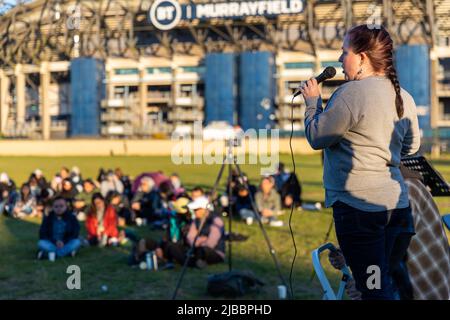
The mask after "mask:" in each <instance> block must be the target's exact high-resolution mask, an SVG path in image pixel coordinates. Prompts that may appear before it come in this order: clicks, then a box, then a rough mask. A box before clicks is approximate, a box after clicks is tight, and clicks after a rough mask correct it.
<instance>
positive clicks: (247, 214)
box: [239, 209, 255, 220]
mask: <svg viewBox="0 0 450 320" xmlns="http://www.w3.org/2000/svg"><path fill="white" fill-rule="evenodd" d="M239 215H240V216H241V218H242V219H243V220H245V219H247V218H255V213H254V212H253V210H250V209H241V210H239Z"/></svg>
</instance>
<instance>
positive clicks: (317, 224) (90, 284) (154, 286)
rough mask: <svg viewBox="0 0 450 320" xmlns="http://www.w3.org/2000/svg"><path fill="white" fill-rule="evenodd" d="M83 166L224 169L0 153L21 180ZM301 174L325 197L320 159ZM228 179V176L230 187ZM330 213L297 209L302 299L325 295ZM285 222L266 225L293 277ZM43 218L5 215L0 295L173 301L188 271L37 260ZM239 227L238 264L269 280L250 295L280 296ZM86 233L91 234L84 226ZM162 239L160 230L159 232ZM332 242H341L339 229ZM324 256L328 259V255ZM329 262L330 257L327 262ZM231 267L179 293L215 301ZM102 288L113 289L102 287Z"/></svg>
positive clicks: (119, 262) (116, 253)
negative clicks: (216, 283) (320, 268)
mask: <svg viewBox="0 0 450 320" xmlns="http://www.w3.org/2000/svg"><path fill="white" fill-rule="evenodd" d="M280 160H281V161H283V162H285V163H286V164H287V167H289V168H292V164H291V160H290V156H289V155H282V156H281V159H280ZM434 164H435V166H436V168H437V169H438V170H439V171H440V172H441V173H442V174H443V175H444V177H445V178H446V179H447V180H450V157H449V156H447V157H444V158H443V159H442V160H439V161H435V162H434ZM63 165H64V166H67V167H71V166H73V165H76V166H78V167H79V168H80V169H81V171H82V174H83V177H94V178H95V177H96V175H97V172H98V169H99V168H100V167H103V168H114V167H121V168H122V169H123V171H124V172H125V173H127V174H130V175H131V176H136V175H137V174H139V173H141V172H146V171H155V170H163V171H164V172H165V173H167V174H169V173H172V172H178V173H179V174H180V176H181V179H182V181H183V183H184V185H185V186H187V187H188V188H189V187H192V186H194V185H202V186H204V187H211V186H212V184H213V182H214V180H215V177H216V175H217V173H218V171H219V166H218V165H213V166H208V165H184V166H176V165H174V164H172V162H171V161H170V158H169V157H151V158H150V157H95V158H92V157H65V158H45V157H42V158H39V157H32V158H29V157H8V158H5V157H0V168H1V171H6V172H8V174H9V175H10V176H11V177H12V178H13V179H14V180H15V181H16V183H17V184H18V185H20V184H21V183H22V182H23V181H24V180H25V179H27V177H28V175H29V173H30V172H32V171H33V170H34V169H36V168H40V169H41V170H43V171H44V173H45V175H46V176H47V177H50V176H52V175H53V174H54V173H55V172H57V171H58V170H59V168H60V167H61V166H63ZM296 166H297V174H298V176H299V178H300V180H301V182H302V186H303V199H304V201H305V202H316V201H323V199H324V192H323V189H322V168H321V163H320V158H319V156H317V155H315V156H296ZM242 169H243V171H244V172H246V173H247V174H248V176H249V178H250V180H251V181H252V182H253V183H257V182H258V180H259V166H256V165H254V166H249V165H244V166H242ZM224 183H225V177H224V179H222V184H221V187H222V188H223V186H224ZM436 200H437V202H438V205H439V207H440V210H441V213H446V212H448V213H450V200H449V199H448V198H440V199H439V198H438V199H436ZM331 218H332V216H331V210H329V209H325V210H322V211H319V212H308V211H301V212H300V211H295V212H294V214H293V217H292V227H293V230H294V236H295V241H296V244H297V248H298V255H297V259H296V263H295V267H294V273H293V288H294V293H295V298H297V299H320V298H321V296H322V291H321V287H320V285H319V283H318V281H317V280H313V281H311V280H310V279H311V274H312V264H311V258H310V257H311V251H312V250H313V249H315V248H317V247H318V246H320V245H321V244H322V243H323V241H324V237H325V234H326V232H327V229H328V227H329V225H330V222H331ZM282 219H283V220H284V221H285V222H286V226H285V227H283V228H270V227H267V228H266V230H267V232H268V236H269V238H270V240H271V242H272V244H273V246H274V248H275V250H276V255H277V257H278V259H279V260H280V263H281V268H282V273H283V276H284V277H285V279H286V280H288V278H289V271H290V266H291V262H292V258H293V254H294V249H293V244H292V240H291V234H290V232H289V228H288V227H287V222H288V219H289V212H288V211H287V212H286V214H284V215H283V216H282ZM39 223H40V221H38V220H26V221H20V220H13V219H10V218H5V217H0V288H2V290H0V299H170V297H171V295H172V292H173V289H174V288H175V285H176V282H177V279H178V276H179V274H180V271H181V268H180V267H177V268H176V269H174V270H168V271H159V272H149V271H142V270H139V269H138V268H131V267H129V266H128V265H127V263H126V261H127V257H128V254H129V248H126V247H123V248H106V249H100V248H83V249H82V250H81V251H80V252H79V254H78V255H77V256H76V257H75V258H64V259H59V260H57V261H56V262H54V263H51V262H49V261H36V260H35V253H36V242H37V235H38V229H39ZM131 229H133V230H134V231H135V232H136V233H138V234H139V235H142V236H143V235H151V234H152V232H150V231H149V230H148V228H146V227H140V228H131ZM233 231H235V232H239V233H242V234H245V235H248V236H249V238H248V240H247V241H245V242H238V243H234V244H233V251H232V253H233V254H232V258H233V268H234V269H238V270H251V271H253V272H254V273H255V274H256V275H257V276H258V277H259V278H260V279H262V280H263V281H264V282H265V283H266V285H265V286H264V287H262V289H261V290H260V291H259V292H257V293H254V294H252V295H248V296H246V297H245V298H248V299H276V298H277V285H279V284H280V280H279V278H278V276H277V273H276V269H275V267H274V264H273V261H272V258H271V255H270V254H269V251H268V248H267V246H266V243H265V241H264V238H263V235H262V233H261V230H260V229H259V227H258V226H257V225H255V224H254V225H252V226H246V225H244V224H243V223H241V222H238V221H236V222H233ZM83 232H84V231H83ZM153 235H154V236H155V237H158V236H159V234H158V233H154V234H153ZM330 241H332V242H334V243H336V240H335V236H334V231H333V232H332V233H331V237H330ZM324 260H325V259H324ZM324 262H325V261H324ZM72 264H76V265H78V266H79V267H80V268H81V290H68V289H67V287H66V279H67V277H68V276H69V275H68V274H67V273H66V269H67V267H68V266H69V265H72ZM324 265H326V269H327V270H328V271H329V274H330V277H329V278H330V279H332V281H333V283H334V284H336V283H337V281H338V274H337V273H336V272H335V271H333V270H332V269H331V268H330V267H329V266H328V263H324ZM227 270H228V265H227V264H222V265H219V266H212V267H208V268H207V269H204V270H197V269H195V270H194V269H189V270H188V272H187V273H186V276H185V279H184V281H183V283H182V286H181V290H180V291H179V295H178V298H179V299H210V297H209V296H207V294H206V279H207V276H208V275H210V274H213V273H218V272H223V271H227ZM102 285H107V286H108V291H107V292H104V291H102V290H101V286H102Z"/></svg>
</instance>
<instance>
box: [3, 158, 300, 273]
mask: <svg viewBox="0 0 450 320" xmlns="http://www.w3.org/2000/svg"><path fill="white" fill-rule="evenodd" d="M279 169H280V170H279V171H278V172H277V173H276V174H275V175H273V176H267V177H263V178H262V180H261V182H260V186H259V188H256V187H255V186H254V185H252V184H250V182H249V181H248V179H247V177H246V176H245V175H243V177H241V176H240V175H239V174H238V172H236V171H234V172H233V173H232V177H231V179H230V182H229V184H228V185H227V190H226V194H224V195H222V196H221V197H220V201H213V202H212V203H211V204H210V203H209V199H208V196H209V195H208V194H206V193H205V191H204V190H203V188H201V187H194V188H193V189H192V190H190V191H189V192H188V191H187V190H185V188H184V187H183V186H182V183H181V180H180V177H179V176H178V175H177V174H172V175H170V176H165V175H164V174H163V172H152V173H143V174H141V175H139V176H137V177H136V178H135V179H133V180H132V179H130V177H129V176H127V175H125V174H124V173H123V172H122V170H120V169H119V168H118V169H115V170H104V169H100V170H99V174H98V176H97V178H96V179H92V178H84V177H83V176H82V175H81V171H80V169H79V168H77V167H73V168H72V169H71V170H69V169H68V168H66V167H62V168H61V169H60V171H59V172H58V173H57V174H55V176H54V177H53V178H52V179H51V180H47V179H46V178H45V176H44V173H43V172H42V171H41V170H39V169H36V170H35V171H34V172H33V173H32V174H31V175H30V176H29V178H28V181H27V182H25V183H24V184H22V185H21V186H20V188H19V189H17V187H16V184H15V182H14V181H13V180H12V179H11V178H10V177H9V176H8V175H7V174H6V173H2V174H0V214H3V215H6V216H9V217H13V218H18V219H23V218H26V217H39V218H42V224H41V227H40V231H39V241H38V254H37V257H38V258H39V259H41V258H44V257H46V258H47V257H48V258H49V259H51V260H53V257H54V258H58V257H64V256H75V255H76V252H77V251H78V250H79V248H80V247H81V246H82V245H83V244H84V245H91V246H118V245H121V244H123V243H126V242H127V241H128V240H131V241H132V242H133V250H132V254H131V256H130V259H129V263H130V264H131V265H134V264H139V263H140V262H142V261H144V260H145V255H146V253H148V252H149V251H154V252H155V254H156V255H157V257H158V258H159V260H161V261H164V262H166V267H167V268H170V267H171V266H173V263H179V264H183V263H185V262H186V256H187V255H186V254H187V252H188V250H189V248H191V247H193V250H192V255H191V257H190V261H188V263H189V265H190V266H197V267H203V266H205V265H207V264H213V263H219V262H222V261H224V259H225V228H224V221H223V218H222V217H223V216H224V215H227V214H228V212H227V211H228V210H229V204H230V205H231V210H232V211H233V216H235V217H239V218H241V219H242V220H244V221H245V222H246V223H247V224H252V223H253V221H254V220H255V219H257V218H260V219H261V222H262V223H267V224H268V225H270V226H282V225H283V222H282V221H281V220H278V216H279V215H280V214H281V212H282V209H283V208H290V207H291V205H294V206H296V207H299V206H300V205H301V200H300V199H301V186H300V183H299V181H298V179H297V177H296V176H295V175H293V174H290V173H288V172H286V171H285V169H284V166H283V165H282V164H280V166H279ZM229 196H230V197H229ZM252 199H253V200H254V201H252ZM252 204H255V206H253V205H252ZM255 211H256V212H255ZM205 215H207V217H206V220H205V223H204V225H203V227H202V228H201V229H200V225H201V221H202V218H203V217H204V216H205ZM80 222H81V223H84V224H85V229H86V239H83V238H82V237H80ZM130 225H136V226H146V225H148V226H150V227H152V228H156V229H162V230H164V233H163V234H164V236H163V237H162V238H161V239H157V240H155V239H150V238H144V239H137V238H136V236H134V234H132V233H131V234H130V233H127V232H126V226H130ZM199 229H200V233H199V234H198V231H199ZM197 234H198V235H197Z"/></svg>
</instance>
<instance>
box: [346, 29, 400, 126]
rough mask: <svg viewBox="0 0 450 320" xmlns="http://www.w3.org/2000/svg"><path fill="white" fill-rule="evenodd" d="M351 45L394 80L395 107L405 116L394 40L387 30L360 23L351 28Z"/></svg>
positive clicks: (354, 50)
mask: <svg viewBox="0 0 450 320" xmlns="http://www.w3.org/2000/svg"><path fill="white" fill-rule="evenodd" d="M347 35H348V36H349V40H350V47H351V48H352V50H353V52H354V53H355V54H358V53H362V52H364V53H365V54H366V55H367V56H368V58H369V61H370V64H371V65H372V67H373V69H374V71H375V72H384V73H385V74H386V76H387V78H388V79H389V80H390V81H391V82H392V86H393V87H394V90H395V108H396V110H397V115H398V117H399V118H400V119H401V118H402V117H403V113H404V108H403V98H402V96H401V88H400V83H399V81H398V77H397V71H396V69H395V66H394V49H393V41H392V38H391V36H390V35H389V33H388V32H387V30H386V29H385V28H384V27H383V26H380V28H378V29H377V28H369V27H368V26H367V25H365V24H363V25H359V26H356V27H354V28H352V29H350V30H349V31H348V33H347Z"/></svg>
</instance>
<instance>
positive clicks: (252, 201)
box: [234, 161, 291, 296]
mask: <svg viewBox="0 0 450 320" xmlns="http://www.w3.org/2000/svg"><path fill="white" fill-rule="evenodd" d="M234 164H235V166H236V168H237V170H238V173H239V176H240V177H241V178H242V181H243V182H244V186H245V188H246V189H247V190H248V194H249V196H250V202H251V205H252V209H253V212H254V213H255V218H256V220H257V221H258V224H259V228H260V229H261V232H262V234H263V236H264V239H265V240H266V244H267V247H268V248H269V252H270V255H271V256H272V259H273V262H274V264H275V268H276V269H277V272H278V277H279V278H280V281H281V283H282V284H283V285H284V286H285V287H286V288H288V286H287V284H286V281H285V280H284V278H283V274H282V273H281V268H280V262H279V261H278V258H277V256H276V255H275V249H274V248H273V246H272V243H271V242H270V239H269V236H268V235H267V232H266V230H265V229H264V226H263V224H262V222H261V217H260V216H259V213H258V208H257V207H256V204H255V200H254V199H253V195H252V193H251V191H250V188H249V186H248V182H247V181H246V180H245V179H244V175H243V174H242V171H241V168H240V167H239V164H238V163H237V162H236V161H235V163H234ZM288 292H289V296H291V293H290V291H289V290H288Z"/></svg>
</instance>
